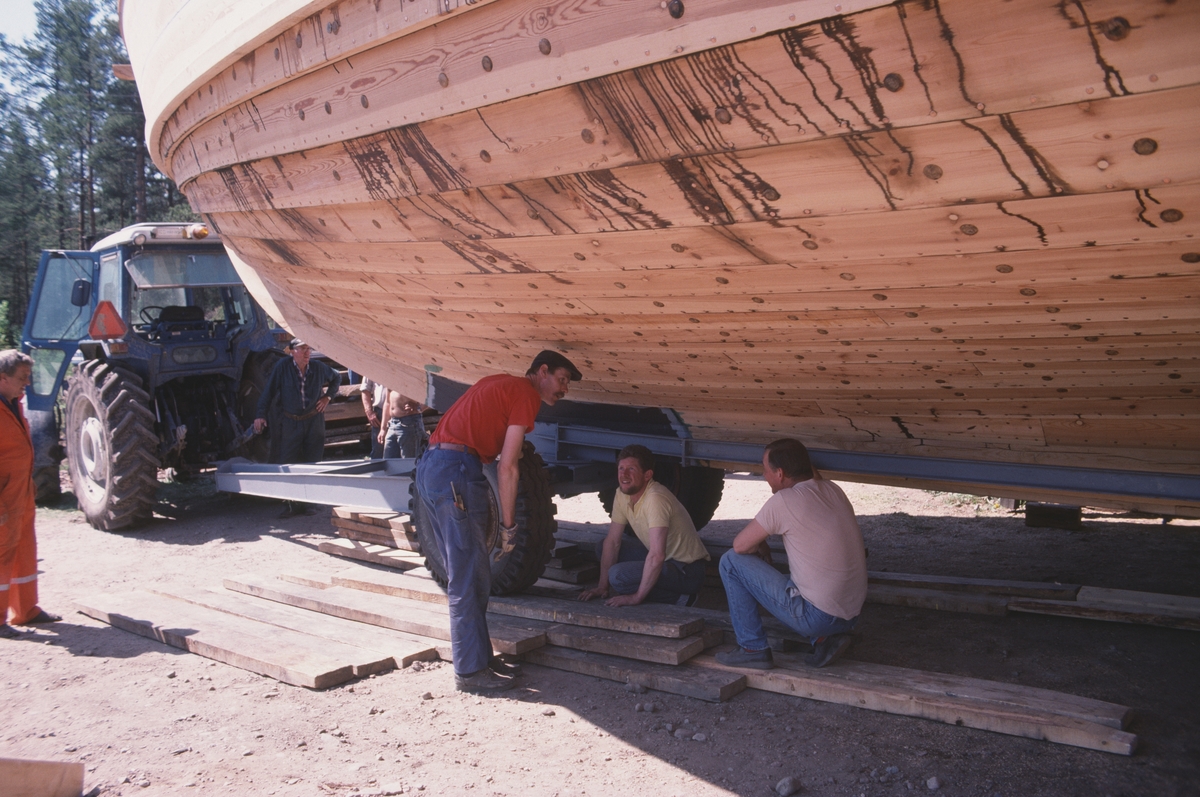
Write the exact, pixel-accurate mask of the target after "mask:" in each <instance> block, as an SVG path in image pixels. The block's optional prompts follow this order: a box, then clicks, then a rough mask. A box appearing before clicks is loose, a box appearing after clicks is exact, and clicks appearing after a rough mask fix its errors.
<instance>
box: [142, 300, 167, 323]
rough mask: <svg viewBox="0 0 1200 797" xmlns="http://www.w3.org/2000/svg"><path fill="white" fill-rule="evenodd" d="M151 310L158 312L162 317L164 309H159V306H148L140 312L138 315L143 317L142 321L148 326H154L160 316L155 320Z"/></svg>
mask: <svg viewBox="0 0 1200 797" xmlns="http://www.w3.org/2000/svg"><path fill="white" fill-rule="evenodd" d="M151 310H157V311H158V315H159V316H161V315H162V311H163V308H162V307H159V306H158V305H157V304H148V305H146V306H145V307H143V308H142V309H141V310H139V311H138V315H140V316H141V317H142V320H143V321H145V322H146V323H147V324H154V323H155V322H157V321H158V316H155V317H154V318H151V317H150V311H151Z"/></svg>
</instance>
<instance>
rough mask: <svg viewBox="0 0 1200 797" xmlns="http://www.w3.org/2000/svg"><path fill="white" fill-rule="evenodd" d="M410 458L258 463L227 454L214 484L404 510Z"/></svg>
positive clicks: (295, 498)
mask: <svg viewBox="0 0 1200 797" xmlns="http://www.w3.org/2000/svg"><path fill="white" fill-rule="evenodd" d="M416 463H417V461H416V460H415V459H375V460H371V461H369V462H363V461H362V460H351V461H346V462H321V463H318V464H315V465H260V464H258V463H256V462H251V461H250V460H248V459H231V460H229V461H228V462H223V463H221V465H220V466H219V467H218V468H217V489H218V490H222V491H224V492H228V493H244V494H246V495H258V496H263V497H266V498H282V499H284V500H286V501H303V502H305V503H308V504H327V505H329V506H350V507H355V508H357V509H365V510H369V511H376V512H408V511H409V485H411V484H412V476H413V470H414V469H415V467H416Z"/></svg>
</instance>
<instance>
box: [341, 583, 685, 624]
mask: <svg viewBox="0 0 1200 797" xmlns="http://www.w3.org/2000/svg"><path fill="white" fill-rule="evenodd" d="M334 583H340V584H345V585H347V586H353V587H354V588H355V589H365V590H369V591H372V592H378V593H381V594H386V595H402V596H404V597H411V598H414V599H416V600H424V601H437V602H439V603H440V602H444V601H445V593H444V591H442V590H440V589H439V588H438V587H437V586H436V585H432V586H431V582H425V581H424V580H421V579H416V578H414V577H405V576H404V575H403V574H393V573H386V572H376V571H363V572H361V573H356V574H346V573H339V574H337V575H336V576H334ZM488 614H489V615H493V614H500V615H507V616H509V617H524V618H528V619H530V620H540V621H544V622H552V623H566V624H568V625H578V626H584V627H587V628H600V629H605V630H608V631H622V632H626V633H631V634H644V635H648V636H659V637H664V638H668V639H680V638H682V637H687V636H691V635H693V634H697V633H699V632H700V631H701V629H702V628H703V627H704V621H703V620H702V619H698V618H697V617H696V616H695V615H694V614H691V613H690V610H689V609H684V608H681V607H678V606H665V605H662V604H652V603H644V604H642V605H640V606H629V607H624V608H612V607H610V606H605V605H604V603H603V602H602V601H590V602H586V603H585V602H580V601H575V600H565V599H563V598H550V597H540V596H533V595H506V596H495V595H493V596H492V598H491V599H490V601H489V602H488Z"/></svg>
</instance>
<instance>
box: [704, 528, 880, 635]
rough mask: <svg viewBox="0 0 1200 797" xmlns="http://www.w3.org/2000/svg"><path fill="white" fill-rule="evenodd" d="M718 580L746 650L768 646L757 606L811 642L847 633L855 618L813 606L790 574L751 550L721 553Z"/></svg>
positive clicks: (734, 625)
mask: <svg viewBox="0 0 1200 797" xmlns="http://www.w3.org/2000/svg"><path fill="white" fill-rule="evenodd" d="M721 583H722V584H724V585H725V595H726V597H727V598H728V599H729V619H730V620H731V621H732V622H733V633H734V635H735V636H737V643H738V644H739V645H741V646H742V647H743V648H745V649H746V650H764V649H766V648H767V635H766V633H765V632H764V631H763V624H762V617H760V616H759V614H758V607H759V606H762V607H764V608H765V609H766V610H767V611H768V612H770V613H771V614H773V615H774V616H775V617H776V618H777V619H778V620H780V622H782V623H784V624H785V625H787V626H788V627H789V628H791V629H792V630H793V631H796V632H797V633H798V634H800V635H801V636H805V637H807V638H808V640H809V641H810V642H815V641H816V640H817V639H819V638H820V637H823V636H829V635H830V634H843V633H846V632H847V631H850V630H851V629H852V628H854V623H855V621H857V620H858V618H857V617H856V618H854V619H852V620H844V619H842V618H841V617H834V616H833V615H832V614H826V613H825V612H823V611H821V610H820V609H818V608H817V607H816V606H813V605H812V603H810V602H809V601H806V600H805V599H804V598H803V597H802V596H801V595H800V594H799V592H798V591H797V590H796V585H795V584H793V583H792V580H791V579H790V578H788V577H787V576H785V575H784V574H783V573H780V572H779V571H778V570H776V569H775V568H774V567H772V566H771V565H769V564H767V563H766V562H764V561H763V560H762V559H760V558H758V557H757V556H755V555H754V554H752V553H735V552H734V551H732V550H730V551H726V552H725V555H724V556H722V557H721Z"/></svg>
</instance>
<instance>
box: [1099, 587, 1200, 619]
mask: <svg viewBox="0 0 1200 797" xmlns="http://www.w3.org/2000/svg"><path fill="white" fill-rule="evenodd" d="M1075 600H1077V601H1080V602H1082V603H1087V604H1089V605H1091V606H1101V605H1106V604H1107V605H1110V606H1131V607H1141V608H1144V609H1146V610H1148V611H1160V612H1169V613H1171V614H1178V615H1179V616H1180V617H1197V618H1200V598H1193V597H1191V596H1189V595H1166V594H1163V593H1159V592H1134V591H1132V590H1127V589H1104V588H1102V587H1083V588H1081V589H1080V590H1079V594H1078V595H1076V596H1075Z"/></svg>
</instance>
